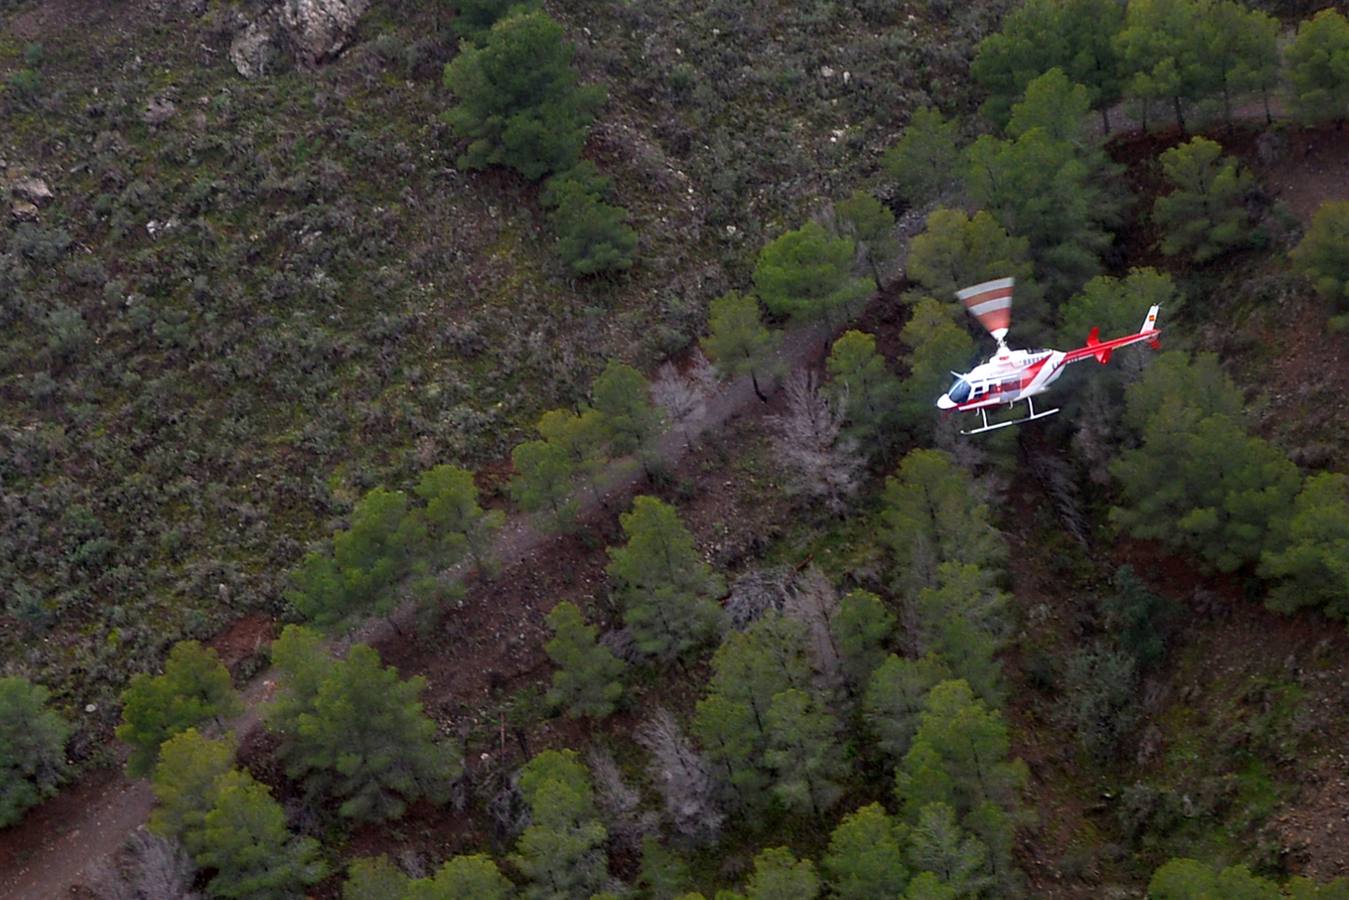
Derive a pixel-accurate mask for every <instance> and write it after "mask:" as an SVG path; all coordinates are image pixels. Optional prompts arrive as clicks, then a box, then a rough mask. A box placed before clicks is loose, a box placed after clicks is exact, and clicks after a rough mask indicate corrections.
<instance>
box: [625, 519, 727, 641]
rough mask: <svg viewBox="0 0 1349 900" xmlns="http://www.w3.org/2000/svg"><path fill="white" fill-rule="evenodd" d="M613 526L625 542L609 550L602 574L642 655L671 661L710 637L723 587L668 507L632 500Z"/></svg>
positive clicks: (716, 619)
mask: <svg viewBox="0 0 1349 900" xmlns="http://www.w3.org/2000/svg"><path fill="white" fill-rule="evenodd" d="M619 523H620V524H621V525H622V526H623V533H624V535H625V536H626V537H627V539H628V542H627V544H625V545H624V546H622V547H610V548H609V557H610V562H609V567H608V572H609V577H610V578H612V579H614V581H615V582H616V583H617V584H618V587H619V592H620V594H621V595H622V598H623V604H624V622H625V623H626V624H627V625H628V627H629V628H630V629H631V630H632V632H633V637H634V638H635V640H636V642H637V647H638V649H640V650H641V651H642V652H643V653H645V654H648V655H650V656H655V657H657V658H659V659H663V660H672V659H677V658H679V657H680V656H682V655H683V654H684V653H685V652H687V651H688V650H689V649H691V648H693V647H695V646H697V645H699V644H701V643H702V642H704V641H706V640H707V639H708V638H710V637H711V636H712V635H713V634H714V633H715V632H716V629H717V627H718V625H719V624H720V620H721V610H720V609H719V608H718V607H717V605H716V604H715V603H714V602H712V600H711V598H712V597H715V596H717V595H718V594H719V593H721V591H722V589H723V587H724V585H723V583H722V581H721V579H720V578H719V577H718V576H717V575H716V574H715V573H713V572H712V569H711V567H710V566H709V565H708V564H707V563H706V562H705V561H704V560H703V558H702V557H701V556H700V555H699V553H698V549H697V547H695V546H694V543H693V535H691V534H689V532H688V529H686V528H685V527H684V525H683V523H682V522H680V521H679V514H678V512H676V510H675V508H674V507H672V506H670V505H669V504H667V503H664V502H662V501H661V500H659V499H657V498H655V497H646V496H642V497H637V498H635V499H634V500H633V503H632V510H631V511H630V512H627V513H624V514H623V515H621V516H619Z"/></svg>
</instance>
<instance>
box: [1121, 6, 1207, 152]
mask: <svg viewBox="0 0 1349 900" xmlns="http://www.w3.org/2000/svg"><path fill="white" fill-rule="evenodd" d="M1200 18H1201V14H1200V8H1199V5H1198V4H1197V3H1196V2H1195V0H1129V4H1128V7H1127V9H1126V11H1125V15H1124V28H1123V29H1122V30H1121V31H1120V33H1119V35H1118V36H1117V37H1116V38H1115V49H1116V52H1117V53H1118V54H1119V56H1120V61H1121V63H1122V64H1123V66H1124V70H1125V71H1126V72H1128V73H1129V76H1128V78H1127V80H1126V85H1125V92H1126V93H1127V94H1128V95H1129V96H1131V97H1136V98H1138V99H1140V100H1142V101H1143V102H1144V104H1150V103H1151V102H1153V101H1156V100H1170V101H1171V108H1172V111H1173V112H1174V113H1175V116H1176V124H1177V125H1178V126H1180V130H1181V132H1182V133H1183V132H1184V131H1185V113H1184V108H1183V106H1184V103H1185V102H1187V101H1190V100H1195V99H1198V98H1199V97H1201V96H1203V95H1204V94H1205V93H1206V92H1207V91H1206V88H1207V86H1208V81H1209V79H1208V76H1207V72H1206V68H1205V66H1204V61H1203V56H1202V52H1201V48H1200V25H1199V20H1200ZM1143 125H1144V128H1146V127H1147V106H1146V105H1145V106H1144V121H1143Z"/></svg>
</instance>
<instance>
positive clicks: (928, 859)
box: [909, 803, 992, 897]
mask: <svg viewBox="0 0 1349 900" xmlns="http://www.w3.org/2000/svg"><path fill="white" fill-rule="evenodd" d="M909 865H911V866H913V868H914V869H915V870H917V871H920V872H931V873H932V874H933V875H936V876H937V878H938V879H939V881H940V882H941V883H942V884H944V885H946V886H947V887H949V888H951V889H952V890H953V891H954V892H955V895H956V896H957V897H977V896H980V895H981V894H982V893H983V891H985V890H986V889H987V888H989V887H991V885H992V879H991V878H990V876H989V874H988V848H987V847H985V846H984V845H983V843H982V842H981V841H980V840H979V839H978V838H976V837H974V836H973V835H971V834H969V833H967V832H966V831H964V829H962V828H961V827H960V824H959V823H958V822H957V821H956V814H955V811H954V810H953V809H951V807H949V806H947V805H946V804H944V803H929V804H928V805H927V806H925V807H923V809H922V811H921V812H920V813H919V814H918V820H917V821H916V822H915V823H914V826H913V831H912V832H911V834H910V838H909Z"/></svg>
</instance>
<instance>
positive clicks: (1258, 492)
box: [1110, 402, 1300, 572]
mask: <svg viewBox="0 0 1349 900" xmlns="http://www.w3.org/2000/svg"><path fill="white" fill-rule="evenodd" d="M1110 471H1111V473H1112V474H1113V475H1114V476H1115V477H1116V478H1117V479H1119V481H1120V486H1121V489H1122V493H1123V503H1122V504H1121V505H1120V506H1118V507H1115V508H1114V509H1112V510H1111V511H1110V518H1111V521H1113V522H1115V523H1116V524H1117V525H1119V526H1120V527H1122V528H1124V529H1126V530H1127V531H1129V533H1130V534H1132V535H1134V536H1135V537H1140V538H1145V539H1152V540H1162V541H1164V542H1166V543H1167V544H1168V545H1169V546H1170V547H1171V548H1173V549H1175V550H1181V551H1188V552H1191V553H1193V554H1195V555H1196V556H1198V557H1199V558H1200V559H1202V560H1204V561H1205V562H1207V563H1209V564H1211V565H1212V566H1214V567H1216V568H1217V569H1219V570H1220V571H1224V572H1230V571H1233V570H1235V569H1236V568H1238V567H1240V566H1242V565H1244V564H1246V563H1249V562H1254V561H1255V560H1257V559H1259V558H1260V554H1261V553H1262V552H1263V551H1264V550H1266V549H1268V548H1269V547H1270V546H1271V543H1270V537H1271V534H1278V533H1279V529H1280V528H1282V527H1283V522H1284V520H1285V519H1286V517H1287V516H1288V515H1289V514H1290V513H1291V511H1292V505H1293V498H1294V495H1295V494H1296V493H1297V490H1298V487H1299V482H1300V476H1299V473H1298V470H1297V466H1295V465H1293V463H1292V462H1290V461H1289V460H1288V458H1287V457H1286V456H1285V455H1284V454H1283V453H1282V452H1280V451H1279V450H1278V449H1277V448H1275V447H1273V446H1272V445H1270V444H1268V443H1266V442H1265V441H1263V440H1261V439H1260V438H1257V437H1252V436H1250V435H1247V434H1246V433H1245V431H1244V430H1243V429H1242V427H1241V426H1240V425H1238V424H1237V423H1236V422H1235V421H1233V420H1232V419H1231V418H1229V417H1227V416H1225V415H1221V414H1218V415H1211V416H1208V417H1206V418H1201V413H1200V411H1199V410H1196V409H1194V408H1191V407H1186V406H1185V405H1183V403H1180V402H1167V403H1165V404H1164V405H1163V406H1162V408H1161V410H1160V411H1158V412H1157V413H1156V414H1155V415H1153V416H1152V418H1151V419H1150V420H1149V421H1148V424H1147V426H1146V427H1145V428H1144V430H1143V444H1142V446H1141V447H1139V448H1137V449H1135V450H1128V451H1125V452H1124V453H1123V454H1122V455H1121V456H1120V457H1119V459H1118V460H1117V461H1116V462H1115V463H1114V465H1112V466H1111V469H1110Z"/></svg>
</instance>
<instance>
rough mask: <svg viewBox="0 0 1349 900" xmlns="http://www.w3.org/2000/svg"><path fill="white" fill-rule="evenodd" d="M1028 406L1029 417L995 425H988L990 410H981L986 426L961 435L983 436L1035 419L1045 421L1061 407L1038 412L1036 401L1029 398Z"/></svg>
mask: <svg viewBox="0 0 1349 900" xmlns="http://www.w3.org/2000/svg"><path fill="white" fill-rule="evenodd" d="M1026 406H1028V407H1029V408H1030V414H1029V415H1026V416H1022V417H1021V418H1019V419H1012V420H1011V421H1010V422H998V423H996V424H993V425H990V424H988V410H987V409H981V410H979V418H980V419H981V420H982V421H983V423H984V424H983V425H982V426H980V427H979V428H972V429H970V430H969V431H965V430H964V429H962V430H961V432H960V433H961V434H983V433H984V432H985V431H997V430H998V429H999V428H1007V427H1009V426H1011V425H1020V424H1021V423H1023V422H1030V421H1032V420H1034V419H1043V418H1046V417H1047V416H1052V415H1054V413H1056V412H1058V411H1059V407H1057V406H1056V407H1054V408H1053V409H1046V410H1044V411H1043V412H1036V411H1035V401H1034V400H1033V399H1031V398H1030V397H1027V398H1026Z"/></svg>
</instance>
